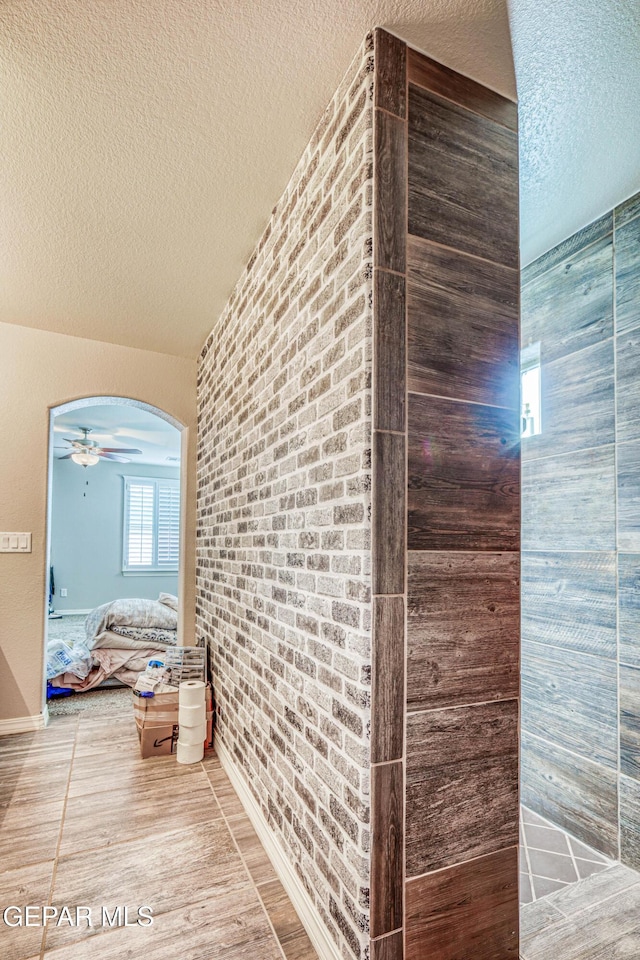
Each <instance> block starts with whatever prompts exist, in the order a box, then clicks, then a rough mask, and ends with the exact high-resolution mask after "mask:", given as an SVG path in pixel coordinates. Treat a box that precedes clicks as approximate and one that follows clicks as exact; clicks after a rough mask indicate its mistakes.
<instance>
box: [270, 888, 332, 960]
mask: <svg viewBox="0 0 640 960" xmlns="http://www.w3.org/2000/svg"><path fill="white" fill-rule="evenodd" d="M258 893H259V895H260V899H261V900H262V902H263V903H264V906H265V910H266V911H267V914H268V915H269V920H270V921H271V924H272V926H273V929H274V932H275V935H276V937H277V938H278V941H279V942H280V945H281V947H282V950H283V952H284V955H285V957H286V958H287V960H317V958H318V954H317V953H316V951H315V950H314V948H313V944H312V943H311V940H310V939H309V935H308V934H307V932H306V930H305V929H304V927H303V926H302V924H301V922H300V918H299V917H298V914H297V913H296V911H295V910H294V909H293V904H292V903H291V900H290V899H289V897H288V896H287V892H286V890H285V889H284V887H283V886H282V884H281V883H280V881H279V880H271V881H270V882H269V883H261V884H260V886H259V887H258Z"/></svg>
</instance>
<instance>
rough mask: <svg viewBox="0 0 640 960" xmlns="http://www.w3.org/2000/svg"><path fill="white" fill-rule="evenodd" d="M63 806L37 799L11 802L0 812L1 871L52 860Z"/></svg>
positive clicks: (61, 803)
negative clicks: (0, 822)
mask: <svg viewBox="0 0 640 960" xmlns="http://www.w3.org/2000/svg"><path fill="white" fill-rule="evenodd" d="M63 806H64V800H51V801H47V800H44V801H39V800H36V801H34V802H33V803H24V804H21V803H16V804H13V803H10V804H9V805H8V806H6V807H5V808H4V809H3V810H2V832H1V833H0V863H1V864H2V869H3V871H4V870H13V869H17V868H18V867H26V866H29V864H32V863H40V862H44V861H45V860H53V858H54V857H55V855H56V846H57V843H58V837H59V834H60V821H61V818H62V812H63ZM5 906H6V904H5ZM3 909H4V908H3Z"/></svg>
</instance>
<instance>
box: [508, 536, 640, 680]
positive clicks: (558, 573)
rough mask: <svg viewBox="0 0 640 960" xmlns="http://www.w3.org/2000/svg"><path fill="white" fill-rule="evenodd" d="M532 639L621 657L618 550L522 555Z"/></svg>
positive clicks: (526, 623) (525, 625)
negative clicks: (617, 571)
mask: <svg viewBox="0 0 640 960" xmlns="http://www.w3.org/2000/svg"><path fill="white" fill-rule="evenodd" d="M639 560H640V558H639ZM639 604H640V600H639ZM638 618H639V623H640V607H639V610H638ZM529 641H536V642H538V643H546V644H549V645H551V646H553V647H561V648H564V649H566V650H574V651H575V652H576V653H579V652H582V653H592V654H595V655H596V656H599V657H606V658H608V659H615V657H616V558H615V554H614V553H557V552H555V551H554V552H553V553H544V552H542V553H527V552H524V553H523V554H522V642H523V644H525V643H528V642H529ZM639 665H640V664H639Z"/></svg>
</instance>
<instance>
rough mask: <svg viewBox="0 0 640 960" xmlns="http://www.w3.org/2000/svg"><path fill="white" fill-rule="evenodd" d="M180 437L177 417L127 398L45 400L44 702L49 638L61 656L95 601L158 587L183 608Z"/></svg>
mask: <svg viewBox="0 0 640 960" xmlns="http://www.w3.org/2000/svg"><path fill="white" fill-rule="evenodd" d="M185 440H186V429H185V426H184V425H183V424H182V423H180V422H179V421H178V420H177V419H176V418H175V417H173V416H171V415H170V414H168V413H166V412H165V411H164V410H161V409H159V408H157V407H154V406H153V405H151V404H147V403H144V402H143V401H139V400H134V399H131V398H126V397H114V396H96V397H83V398H80V399H76V400H73V401H70V402H67V403H63V404H60V405H57V406H55V407H52V408H50V424H49V464H48V491H47V538H46V578H45V579H46V583H47V585H48V589H47V591H46V597H45V603H46V615H45V630H44V643H43V656H44V659H45V681H44V684H43V697H44V703H45V706H46V703H47V677H46V673H47V670H46V664H47V643H48V641H50V642H49V655H50V654H51V648H52V646H55V645H56V642H57V643H58V646H60V647H61V650H62V651H63V656H64V654H66V652H67V648H68V647H69V644H71V646H72V647H73V644H74V642H78V643H80V642H82V638H83V637H84V621H85V617H86V615H87V614H88V613H90V612H91V611H92V610H94V609H96V608H99V607H102V606H103V605H104V604H106V603H110V602H111V601H116V600H121V599H122V600H127V599H133V598H145V599H149V600H155V599H156V598H158V597H159V596H160V595H162V596H168V597H170V596H172V595H175V596H177V597H178V600H179V603H178V609H179V610H182V608H183V594H184V590H183V579H184V578H183V577H182V576H181V575H180V570H183V569H184V556H185V542H184V541H185V524H184V513H185V500H186V497H185V493H186V490H185V487H186V468H185V462H186V457H185V456H184V455H183V454H184V452H185V451H184V449H183V447H184V446H185ZM69 583H70V584H72V587H69V586H68V584H69ZM52 591H53V592H52ZM181 619H182V618H181ZM52 621H55V622H52ZM176 626H177V623H176ZM180 626H181V625H180ZM178 636H181V630H180V632H179V633H178ZM51 637H54V638H55V639H51ZM58 641H59V642H58ZM116 646H117V644H116ZM50 659H51V657H50V656H49V660H50ZM50 672H51V663H49V673H50ZM46 712H47V711H46V710H45V714H46Z"/></svg>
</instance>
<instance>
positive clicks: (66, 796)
mask: <svg viewBox="0 0 640 960" xmlns="http://www.w3.org/2000/svg"><path fill="white" fill-rule="evenodd" d="M79 726H80V719H79V718H78V719H77V720H76V724H75V734H74V738H73V747H72V748H71V756H70V758H69V773H68V776H67V787H66V790H65V793H64V802H63V804H62V813H61V815H60V829H59V831H58V842H57V843H56V852H55V856H54V858H53V868H52V871H51V885H50V887H49V899H48V901H47V906H49V907H50V906H51V905H52V904H53V892H54V889H55V885H56V874H57V872H58V858H59V856H60V844H61V843H62V834H63V832H64V825H65V819H66V815H67V801H68V799H69V786H70V784H71V774H72V771H73V761H74V758H75V755H76V744H77V742H78V728H79ZM46 942H47V927H46V925H43V927H42V940H41V941H40V960H44V956H45V953H46V949H47V947H46Z"/></svg>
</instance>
